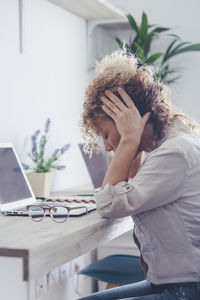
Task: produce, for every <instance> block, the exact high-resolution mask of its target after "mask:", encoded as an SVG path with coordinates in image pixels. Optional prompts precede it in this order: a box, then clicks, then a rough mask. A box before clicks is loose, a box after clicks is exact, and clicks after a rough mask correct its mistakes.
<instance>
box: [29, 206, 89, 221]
mask: <svg viewBox="0 0 200 300" xmlns="http://www.w3.org/2000/svg"><path fill="white" fill-rule="evenodd" d="M30 207H40V208H42V210H43V212H44V214H43V217H42V219H41V220H39V221H36V220H34V219H33V218H32V217H31V215H30V214H29V209H30ZM55 207H56V208H57V207H64V208H66V209H67V210H68V217H67V218H66V219H65V220H63V221H61V222H58V221H56V220H55V219H54V218H53V216H52V215H51V209H53V208H55ZM80 208H85V209H86V212H85V213H86V215H88V209H87V206H77V207H69V206H65V205H54V206H49V205H48V204H40V205H39V204H32V205H28V206H26V209H27V211H28V215H29V217H30V218H31V220H32V221H33V222H41V221H43V220H44V218H45V217H46V215H47V212H46V211H49V216H50V218H51V219H52V221H54V222H55V223H64V222H66V221H67V220H68V218H69V217H70V215H69V212H70V210H73V209H80Z"/></svg>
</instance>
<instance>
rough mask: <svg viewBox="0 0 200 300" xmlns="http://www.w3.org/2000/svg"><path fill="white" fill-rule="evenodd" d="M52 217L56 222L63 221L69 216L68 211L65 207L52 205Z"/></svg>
mask: <svg viewBox="0 0 200 300" xmlns="http://www.w3.org/2000/svg"><path fill="white" fill-rule="evenodd" d="M50 215H51V217H52V219H53V220H54V221H55V222H57V223H62V222H65V221H66V220H67V219H68V217H69V211H68V209H67V208H66V207H62V206H54V207H51V209H50Z"/></svg>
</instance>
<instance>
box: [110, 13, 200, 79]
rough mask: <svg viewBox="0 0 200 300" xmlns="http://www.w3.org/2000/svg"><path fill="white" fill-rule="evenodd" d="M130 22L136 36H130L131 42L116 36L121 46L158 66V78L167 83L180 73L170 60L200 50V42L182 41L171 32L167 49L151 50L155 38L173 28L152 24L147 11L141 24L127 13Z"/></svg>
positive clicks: (176, 77)
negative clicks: (171, 65) (153, 51)
mask: <svg viewBox="0 0 200 300" xmlns="http://www.w3.org/2000/svg"><path fill="white" fill-rule="evenodd" d="M127 19H128V22H129V23H130V25H131V28H132V29H133V32H134V37H131V38H130V41H129V43H125V42H123V41H121V40H120V39H119V38H118V37H115V41H116V42H117V43H118V45H119V47H120V48H125V49H126V51H127V52H130V53H134V54H135V55H136V57H137V58H138V59H139V61H140V63H141V65H142V64H153V65H156V66H157V72H156V74H155V76H156V78H157V79H159V80H161V81H163V82H165V83H167V84H170V83H174V82H175V81H176V80H177V79H178V78H179V77H180V75H178V76H177V75H176V76H174V75H175V74H176V73H178V72H179V71H178V69H176V68H175V67H174V66H173V68H171V67H170V64H169V60H170V59H171V58H173V57H174V56H176V55H179V54H181V53H185V52H189V51H200V44H192V43H190V42H182V41H181V39H180V37H179V36H178V35H175V34H169V35H168V36H170V37H171V39H172V40H171V41H170V43H169V45H168V46H167V48H166V50H165V51H164V52H163V51H157V52H155V53H152V52H151V46H152V44H153V41H155V39H158V38H161V36H162V35H163V33H166V32H167V31H169V30H171V28H167V27H160V26H156V25H150V24H149V23H148V17H147V15H146V13H145V12H143V13H142V19H141V24H140V25H138V24H137V22H136V20H135V19H134V17H133V16H132V15H131V14H128V15H127Z"/></svg>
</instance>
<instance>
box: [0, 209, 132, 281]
mask: <svg viewBox="0 0 200 300" xmlns="http://www.w3.org/2000/svg"><path fill="white" fill-rule="evenodd" d="M132 228H133V222H132V219H131V217H126V218H122V219H116V220H111V219H103V218H101V217H100V216H99V214H98V212H97V211H92V212H90V213H89V214H88V215H84V216H79V217H71V218H70V219H69V220H68V221H67V222H66V223H62V224H57V223H55V222H53V221H52V220H51V219H50V218H48V217H47V218H45V219H44V220H43V221H42V222H39V223H36V222H33V221H32V220H30V219H29V217H22V216H17V217H16V216H1V217H0V256H10V257H21V258H22V259H23V280H25V281H28V280H29V279H33V278H38V277H39V276H41V275H42V274H45V273H47V272H49V271H50V270H52V269H54V268H55V267H57V266H58V265H61V264H63V263H65V262H67V261H69V260H71V259H73V258H76V257H78V256H80V255H82V254H84V253H86V252H88V251H91V250H92V249H95V248H97V247H98V246H101V245H103V244H105V243H107V242H108V241H111V240H112V239H114V238H116V237H118V236H120V235H121V234H123V233H125V232H127V231H129V230H131V229H132Z"/></svg>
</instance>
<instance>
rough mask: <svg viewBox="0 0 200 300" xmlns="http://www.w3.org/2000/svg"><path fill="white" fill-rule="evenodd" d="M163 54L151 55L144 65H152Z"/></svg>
mask: <svg viewBox="0 0 200 300" xmlns="http://www.w3.org/2000/svg"><path fill="white" fill-rule="evenodd" d="M163 55H164V53H161V52H160V53H155V54H153V55H151V56H150V57H149V58H148V59H147V60H146V61H145V63H146V64H153V63H154V62H155V61H156V60H157V59H159V58H160V57H161V56H163Z"/></svg>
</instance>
